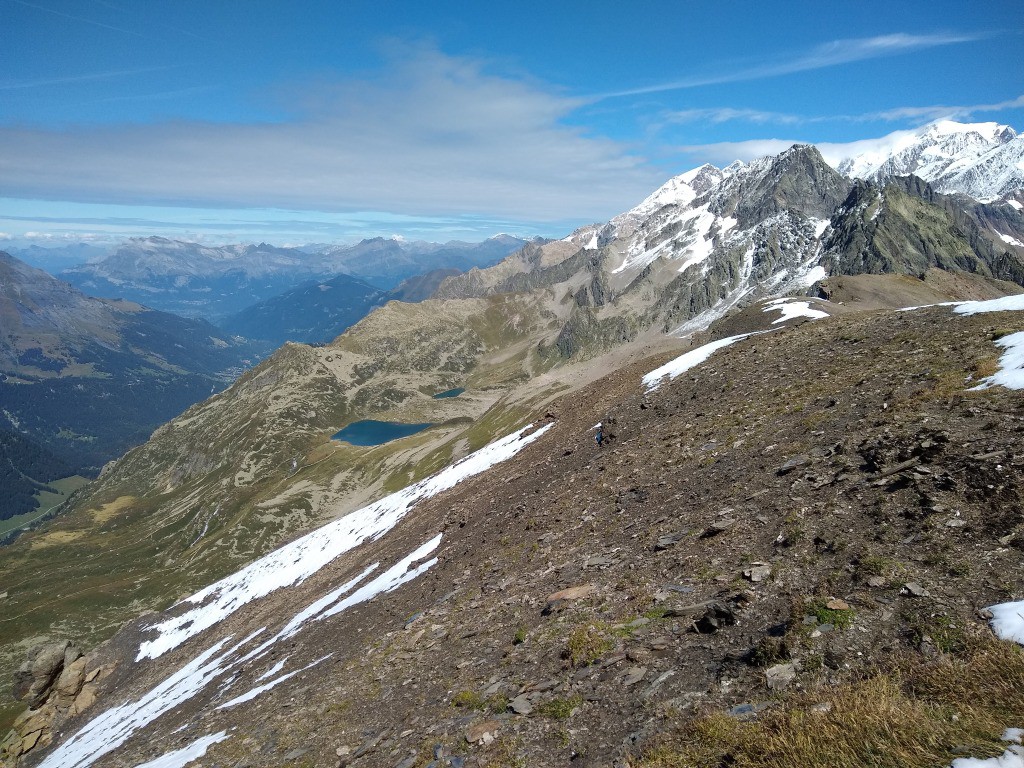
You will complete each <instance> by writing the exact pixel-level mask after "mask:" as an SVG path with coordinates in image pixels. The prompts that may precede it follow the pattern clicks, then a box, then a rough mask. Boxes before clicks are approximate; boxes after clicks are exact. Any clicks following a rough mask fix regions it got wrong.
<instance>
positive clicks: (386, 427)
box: [332, 419, 434, 446]
mask: <svg viewBox="0 0 1024 768" xmlns="http://www.w3.org/2000/svg"><path fill="white" fill-rule="evenodd" d="M432 426H434V425H433V424H403V423H401V422H399V421H374V420H373V419H366V420H364V421H353V422H352V423H351V424H349V425H348V426H347V427H345V428H344V429H342V430H341V431H340V432H337V433H335V434H334V436H333V438H332V439H334V440H343V441H345V442H346V443H350V444H351V445H359V446H369V445H383V444H384V443H390V442H391V441H392V440H398V439H399V438H402V437H408V436H409V435H415V434H416V433H417V432H422V431H423V430H424V429H428V428H429V427H432Z"/></svg>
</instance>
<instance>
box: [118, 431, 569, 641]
mask: <svg viewBox="0 0 1024 768" xmlns="http://www.w3.org/2000/svg"><path fill="white" fill-rule="evenodd" d="M531 426H532V425H531ZM550 426H551V425H550V424H549V425H545V426H544V427H541V428H540V429H538V430H537V431H536V432H533V433H532V434H530V435H525V434H524V433H525V432H526V431H527V430H528V429H529V428H530V427H525V428H524V429H522V430H520V431H519V432H515V433H513V434H511V435H508V436H507V437H504V438H502V439H501V440H497V441H495V442H493V443H491V444H489V445H487V446H484V447H483V448H481V449H480V450H479V451H476V452H475V453H472V454H470V455H469V456H466V457H465V458H463V459H461V460H459V461H457V462H455V463H454V464H452V465H451V466H449V467H445V468H444V469H443V470H441V471H440V472H438V473H437V474H436V475H432V476H430V477H428V478H426V479H425V480H421V481H420V482H418V483H415V484H414V485H410V486H408V487H407V488H403V489H402V490H400V491H397V492H395V493H392V494H391V495H390V496H385V497H384V498H383V499H380V500H378V501H375V502H373V503H372V504H369V505H367V506H365V507H363V508H362V509H358V510H356V511H355V512H352V513H350V514H348V515H345V516H344V517H342V518H339V519H338V520H335V521H334V522H332V523H328V524H327V525H325V526H324V527H322V528H319V529H317V530H315V531H313V532H312V533H308V534H306V535H305V536H303V537H302V538H299V539H296V540H295V541H293V542H292V543H291V544H288V545H286V546H284V547H282V548H280V549H278V550H275V551H274V552H271V553H270V554H269V555H266V556H264V557H261V558H260V559H259V560H256V561H255V562H253V563H250V564H249V565H247V566H246V567H245V568H243V569H242V570H240V571H237V572H236V573H233V574H232V575H230V576H227V577H226V578H223V579H221V580H220V581H218V582H216V583H215V584H211V585H210V586H209V587H207V588H206V589H203V590H200V591H199V592H197V593H196V594H194V595H192V596H191V597H189V598H187V599H186V600H184V601H183V602H185V603H191V604H193V605H195V606H196V607H195V608H192V609H191V610H188V611H185V612H184V613H182V614H180V615H178V616H175V617H173V618H170V619H167V620H166V621H162V622H160V623H158V624H155V625H153V626H152V627H151V628H150V629H152V630H154V631H156V632H157V636H156V637H155V638H153V639H152V640H147V641H145V642H143V643H142V644H141V645H140V646H139V653H138V656H137V657H136V660H137V661H138V660H141V659H144V658H150V659H155V658H157V657H159V656H161V655H162V654H164V653H167V651H169V650H171V649H173V648H177V647H178V646H179V645H181V644H182V643H184V642H185V641H186V640H188V639H189V638H191V637H194V636H195V635H198V634H199V633H200V632H202V631H204V630H206V629H209V628H210V627H212V626H214V625H215V624H218V623H219V622H221V621H223V620H224V619H226V618H227V617H228V616H230V615H231V614H232V613H234V612H235V611H237V610H238V609H239V608H241V607H242V606H243V605H245V604H246V603H249V602H251V601H253V600H255V599H257V598H259V597H263V596H265V595H268V594H270V593H271V592H273V591H274V590H277V589H281V588H282V587H287V586H291V585H294V584H300V583H302V582H303V581H305V580H306V579H308V578H309V577H310V576H312V575H313V574H314V573H316V572H317V571H319V570H320V569H321V568H322V567H323V566H325V565H326V564H327V563H329V562H331V561H332V560H334V559H335V558H336V557H338V556H339V555H342V554H344V553H345V552H348V551H349V550H351V549H352V548H354V547H357V546H358V545H360V544H362V543H363V542H364V541H372V540H375V539H378V538H380V537H381V536H383V535H384V534H385V533H387V532H388V531H390V530H391V529H392V528H394V527H395V525H397V524H398V521H399V520H401V519H402V518H403V517H405V515H406V514H408V512H409V510H410V509H412V508H413V506H414V505H415V504H416V503H417V502H419V501H422V500H423V499H429V498H430V497H431V496H435V495H437V494H438V493H441V492H442V491H446V490H448V489H449V488H452V487H454V486H455V485H456V484H457V483H460V482H461V481H463V480H465V479H466V478H468V477H473V476H474V475H477V474H480V473H481V472H484V471H486V470H488V469H490V468H491V467H492V466H494V465H495V464H497V463H499V462H501V461H504V460H506V459H509V458H511V457H512V456H514V455H515V454H517V453H518V452H519V451H520V450H522V448H523V447H524V446H526V445H527V444H528V443H530V442H532V441H533V440H536V439H537V438H538V437H540V436H541V435H542V434H544V432H545V431H547V429H548V428H549V427H550ZM179 605H180V603H179Z"/></svg>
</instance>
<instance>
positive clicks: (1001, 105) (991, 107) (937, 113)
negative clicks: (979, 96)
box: [855, 95, 1024, 122]
mask: <svg viewBox="0 0 1024 768" xmlns="http://www.w3.org/2000/svg"><path fill="white" fill-rule="evenodd" d="M1021 107H1024V95H1021V96H1018V97H1017V98H1015V99H1008V100H1007V101H998V102H995V103H992V104H960V105H943V104H935V105H933V106H927V107H897V108H895V109H887V110H882V111H880V112H869V113H867V114H863V115H858V116H857V117H856V118H855V119H857V120H865V121H867V120H890V121H896V120H920V121H922V122H932V121H933V120H941V119H943V118H945V119H949V120H962V119H965V118H970V117H972V116H974V115H976V114H979V113H982V114H984V113H986V112H1004V111H1006V110H1008V109H1019V108H1021Z"/></svg>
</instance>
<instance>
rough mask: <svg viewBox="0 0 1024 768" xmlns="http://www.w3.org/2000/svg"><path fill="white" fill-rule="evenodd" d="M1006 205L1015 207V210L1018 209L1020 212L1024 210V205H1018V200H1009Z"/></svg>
mask: <svg viewBox="0 0 1024 768" xmlns="http://www.w3.org/2000/svg"><path fill="white" fill-rule="evenodd" d="M1006 204H1007V205H1011V206H1013V207H1014V208H1016V209H1017V210H1018V211H1019V210H1021V209H1022V208H1024V205H1021V204H1020V203H1018V202H1017V201H1016V200H1007V201H1006Z"/></svg>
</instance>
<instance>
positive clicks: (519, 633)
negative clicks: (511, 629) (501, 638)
mask: <svg viewBox="0 0 1024 768" xmlns="http://www.w3.org/2000/svg"><path fill="white" fill-rule="evenodd" d="M525 642H526V627H519V628H518V629H517V630H516V633H515V634H514V635H512V645H522V644H523V643H525Z"/></svg>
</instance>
